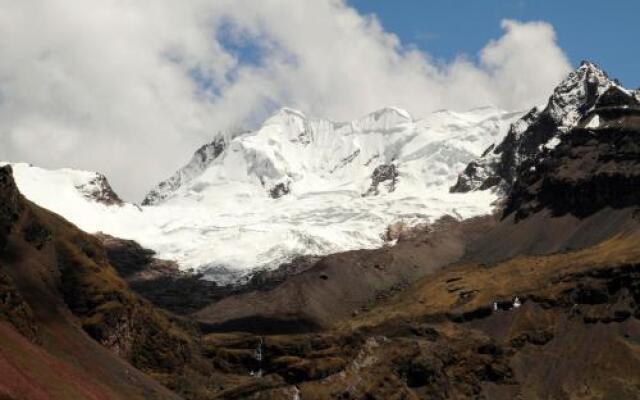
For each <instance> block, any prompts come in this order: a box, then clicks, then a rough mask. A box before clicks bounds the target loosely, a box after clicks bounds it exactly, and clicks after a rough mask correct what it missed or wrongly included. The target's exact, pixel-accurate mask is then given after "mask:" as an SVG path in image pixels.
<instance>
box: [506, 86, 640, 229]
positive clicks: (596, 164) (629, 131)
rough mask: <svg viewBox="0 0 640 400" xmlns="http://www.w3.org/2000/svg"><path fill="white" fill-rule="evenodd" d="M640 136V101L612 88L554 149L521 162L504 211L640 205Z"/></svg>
mask: <svg viewBox="0 0 640 400" xmlns="http://www.w3.org/2000/svg"><path fill="white" fill-rule="evenodd" d="M639 138H640V103H639V102H638V101H637V100H636V99H635V98H634V97H633V96H631V95H629V94H628V93H625V92H624V91H623V90H621V89H619V88H611V89H609V90H608V91H607V92H605V93H604V94H603V95H602V96H600V97H599V98H598V100H597V102H596V106H595V108H594V109H593V110H591V111H590V112H589V113H588V114H587V115H586V116H585V118H583V120H582V121H581V122H580V123H579V124H578V127H577V128H575V129H573V130H572V131H571V132H569V133H568V134H565V135H564V136H563V137H562V142H561V143H560V144H559V145H558V146H557V147H556V148H555V149H553V150H547V151H544V152H542V153H541V154H540V155H538V156H537V157H536V158H535V159H532V160H529V161H527V162H524V163H523V164H522V165H521V166H520V167H519V168H518V170H517V179H516V181H515V184H514V185H513V189H512V192H511V196H510V197H509V199H508V201H507V205H506V209H505V215H509V214H511V213H513V212H515V213H516V218H517V219H521V218H524V217H526V216H527V215H529V214H531V213H535V212H537V211H540V210H541V209H543V208H548V209H550V210H552V211H553V213H554V214H555V215H564V214H567V213H570V214H573V215H575V216H578V217H585V216H588V215H590V214H593V213H595V212H596V211H598V210H600V209H603V208H605V207H611V208H614V209H617V208H626V207H633V206H640V190H637V188H640V140H639Z"/></svg>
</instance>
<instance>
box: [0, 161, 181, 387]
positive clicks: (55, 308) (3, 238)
mask: <svg viewBox="0 0 640 400" xmlns="http://www.w3.org/2000/svg"><path fill="white" fill-rule="evenodd" d="M0 200H1V202H0V204H2V207H1V212H0V225H2V227H3V229H2V231H1V232H0V244H1V245H2V248H0V276H1V277H2V278H0V281H2V282H3V284H2V285H0V290H1V291H2V292H1V293H0V298H1V299H3V300H2V301H1V302H0V303H2V306H1V307H0V310H2V312H0V321H4V322H2V323H1V324H0V335H1V336H2V338H3V340H2V341H0V365H1V368H2V370H3V371H4V372H6V373H7V374H8V375H5V374H3V375H2V377H3V378H2V379H0V393H4V394H6V395H7V396H9V397H8V398H18V399H19V398H23V397H22V396H24V395H27V394H28V396H33V398H59V399H67V398H92V399H117V398H131V399H134V398H140V399H142V398H144V399H149V398H158V399H169V398H176V397H177V396H175V395H173V394H172V393H171V392H169V391H168V390H167V389H165V388H163V387H162V386H160V385H159V384H158V383H157V382H155V381H154V380H152V379H151V378H149V377H148V376H146V375H144V374H143V373H141V372H140V371H139V370H138V369H136V368H134V367H132V366H131V365H129V364H127V363H126V362H125V360H128V361H131V362H132V363H133V364H135V365H136V366H137V367H138V368H140V369H144V370H145V371H146V372H148V373H160V372H165V371H168V370H171V369H175V368H178V367H179V366H181V365H184V364H185V363H187V362H188V357H189V355H188V347H189V341H190V339H187V338H185V337H186V335H183V334H181V333H180V330H179V329H178V328H177V327H175V326H174V325H172V323H171V322H170V321H169V319H168V317H167V316H165V315H164V314H163V313H162V312H160V311H157V310H154V309H153V308H152V307H151V306H150V305H148V304H147V303H146V302H145V301H143V300H141V299H139V298H138V297H137V296H136V295H135V294H133V293H132V292H130V291H129V289H128V288H127V287H126V285H125V284H124V282H123V281H122V280H121V279H120V278H119V277H118V276H117V275H116V273H115V271H114V270H113V269H112V267H111V266H110V265H109V264H108V263H107V261H106V257H105V255H104V253H103V250H102V249H101V247H100V245H99V243H98V241H97V240H96V239H95V238H93V237H92V236H90V235H88V234H86V233H84V232H81V231H79V230H78V229H77V228H76V227H75V226H73V225H71V224H70V223H68V222H67V221H65V220H63V219H62V218H60V217H59V216H57V215H55V214H52V213H50V212H49V211H47V210H44V209H42V208H40V207H38V206H36V205H34V204H32V203H31V202H29V201H28V200H26V199H24V198H23V196H22V195H21V194H20V193H19V191H18V188H17V186H16V184H15V182H14V180H13V176H12V171H11V168H10V167H7V166H5V167H0ZM18 332H20V333H21V334H22V335H20V334H19V333H18ZM163 348H164V349H163ZM9 376H11V377H14V378H15V380H13V379H9V378H8V377H9Z"/></svg>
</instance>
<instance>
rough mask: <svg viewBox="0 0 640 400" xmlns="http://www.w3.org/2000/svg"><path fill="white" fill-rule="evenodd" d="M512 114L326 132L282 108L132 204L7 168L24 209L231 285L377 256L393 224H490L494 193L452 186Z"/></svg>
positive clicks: (72, 178)
mask: <svg viewBox="0 0 640 400" xmlns="http://www.w3.org/2000/svg"><path fill="white" fill-rule="evenodd" d="M523 114H524V113H523V112H508V111H504V110H499V109H496V108H493V107H484V108H477V109H473V110H469V111H465V112H454V111H449V110H442V111H437V112H434V113H432V114H430V115H427V116H426V117H424V118H420V119H414V118H413V117H412V116H411V115H410V114H409V113H408V112H407V111H404V110H402V109H399V108H396V107H388V108H384V109H381V110H378V111H376V112H374V113H371V114H368V115H366V116H364V117H362V118H359V119H356V120H354V121H351V122H334V121H331V120H329V119H323V118H314V117H307V116H306V115H305V114H304V113H302V112H300V111H297V110H294V109H290V108H283V109H281V110H279V111H278V112H276V113H275V114H274V115H273V116H271V117H270V118H268V119H267V120H266V121H265V122H264V123H263V124H262V125H261V126H260V127H259V128H258V129H255V130H251V131H241V132H223V133H220V134H218V135H215V137H213V138H212V140H211V141H210V142H209V143H207V144H205V145H204V146H203V147H202V148H200V149H199V150H198V151H197V152H196V153H195V154H194V156H193V159H192V160H191V161H190V162H189V163H188V164H187V165H185V166H184V167H183V168H181V169H180V170H179V171H177V172H176V174H174V175H173V176H172V177H170V178H169V179H167V180H166V181H164V182H161V183H160V184H159V185H157V187H155V188H154V189H153V190H151V191H150V192H149V194H148V195H147V197H146V198H145V199H144V201H143V202H142V206H138V205H135V204H131V203H125V202H122V203H118V202H116V204H114V202H106V201H100V200H101V199H99V198H98V199H96V198H95V196H93V197H92V196H91V195H88V193H93V194H94V195H95V194H96V193H103V192H109V190H102V189H103V188H98V189H99V190H96V189H95V188H94V187H93V186H95V185H96V182H98V184H101V185H104V184H106V180H105V179H103V177H102V175H100V174H97V173H93V172H84V171H75V170H70V169H62V170H46V169H42V168H38V167H34V166H31V165H28V164H20V163H14V164H12V166H13V169H14V175H15V178H16V181H17V183H18V186H19V187H20V189H21V191H22V192H23V194H24V195H25V196H26V197H27V198H29V199H30V200H32V201H33V202H35V203H37V204H39V205H41V206H43V207H45V208H48V209H50V210H52V211H54V212H56V213H58V214H60V215H62V216H64V217H65V218H67V219H68V220H70V221H71V222H73V223H74V224H76V225H77V226H78V227H80V228H81V229H83V230H85V231H88V232H104V233H108V234H110V235H113V236H117V237H122V238H126V239H133V240H136V241H138V242H139V243H140V244H142V245H143V246H145V247H148V248H150V249H153V250H154V251H156V253H157V255H158V257H160V258H164V259H169V260H175V261H177V262H178V264H179V265H180V267H181V268H182V269H184V270H190V271H198V272H202V273H203V274H204V275H205V277H206V278H207V279H211V280H214V281H216V282H220V283H229V282H235V281H238V280H241V279H243V278H244V277H246V276H247V275H248V274H249V273H250V272H251V271H254V270H256V269H263V268H274V267H277V266H278V265H280V264H281V263H283V262H287V261H290V260H292V259H293V258H294V257H296V256H301V255H326V254H330V253H335V252H340V251H347V250H354V249H363V248H375V247H380V246H382V245H384V244H385V238H384V233H385V231H386V229H387V228H388V227H389V226H391V225H392V224H396V223H402V224H404V225H406V226H411V225H415V224H421V223H429V222H433V221H434V220H435V219H437V218H439V217H441V216H443V215H445V214H448V215H452V216H454V217H456V218H469V217H472V216H477V215H482V214H487V213H491V212H492V209H493V203H494V202H495V201H496V199H497V196H498V195H497V194H496V193H493V192H491V191H482V192H470V193H464V194H460V193H450V192H449V187H450V186H451V185H452V184H453V183H455V181H456V178H457V176H458V174H459V173H460V172H461V171H462V170H463V169H464V167H465V165H466V164H467V163H469V162H470V161H471V160H473V159H475V158H477V157H479V156H480V155H481V154H482V153H483V152H484V151H485V150H486V149H487V148H489V147H490V146H492V145H495V144H497V143H500V142H501V141H502V140H503V139H504V137H505V135H506V134H507V132H508V130H509V127H510V126H511V124H512V123H514V122H515V121H517V120H518V119H519V118H520V117H522V115H523ZM91 185H93V186H91ZM107 185H108V184H107ZM87 187H89V188H93V189H92V190H87V189H86V188H87ZM111 197H113V196H111ZM116 197H117V196H116Z"/></svg>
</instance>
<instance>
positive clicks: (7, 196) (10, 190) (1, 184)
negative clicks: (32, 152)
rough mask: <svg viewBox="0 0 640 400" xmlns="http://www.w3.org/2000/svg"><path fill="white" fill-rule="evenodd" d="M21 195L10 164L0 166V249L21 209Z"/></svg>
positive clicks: (3, 245) (5, 241) (4, 243)
mask: <svg viewBox="0 0 640 400" xmlns="http://www.w3.org/2000/svg"><path fill="white" fill-rule="evenodd" d="M21 197H22V196H21V195H20V192H19V191H18V187H17V186H16V182H15V180H14V179H13V170H12V168H11V166H9V165H7V166H4V167H0V250H2V249H3V248H4V247H5V246H6V244H7V237H8V236H9V234H10V233H11V229H12V227H13V225H14V223H15V222H16V221H17V219H18V217H19V216H20V213H21V211H22V208H23V207H22V202H21Z"/></svg>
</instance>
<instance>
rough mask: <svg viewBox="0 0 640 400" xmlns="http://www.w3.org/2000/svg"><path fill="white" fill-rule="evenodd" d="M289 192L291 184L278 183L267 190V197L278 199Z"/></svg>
mask: <svg viewBox="0 0 640 400" xmlns="http://www.w3.org/2000/svg"><path fill="white" fill-rule="evenodd" d="M290 192H291V182H279V183H277V184H275V185H274V186H273V187H272V188H271V189H269V197H271V198H272V199H279V198H280V197H282V196H286V195H288V194H289V193H290Z"/></svg>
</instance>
